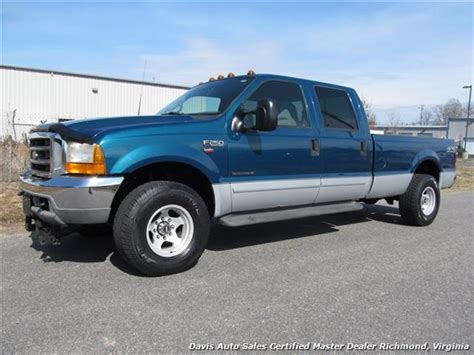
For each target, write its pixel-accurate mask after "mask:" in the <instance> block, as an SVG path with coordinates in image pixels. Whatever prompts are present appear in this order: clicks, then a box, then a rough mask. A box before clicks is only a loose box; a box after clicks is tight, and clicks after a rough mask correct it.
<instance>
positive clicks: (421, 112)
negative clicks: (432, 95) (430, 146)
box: [420, 105, 424, 126]
mask: <svg viewBox="0 0 474 355" xmlns="http://www.w3.org/2000/svg"><path fill="white" fill-rule="evenodd" d="M423 108H424V106H423V105H421V106H420V126H421V125H422V124H423Z"/></svg>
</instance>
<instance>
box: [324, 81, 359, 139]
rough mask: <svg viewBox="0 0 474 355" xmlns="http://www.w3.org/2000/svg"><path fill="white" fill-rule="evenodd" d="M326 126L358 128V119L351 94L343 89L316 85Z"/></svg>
mask: <svg viewBox="0 0 474 355" xmlns="http://www.w3.org/2000/svg"><path fill="white" fill-rule="evenodd" d="M315 90H316V96H317V97H318V101H319V106H320V107H321V114H322V115H323V119H324V127H327V128H335V129H350V130H352V129H354V130H355V129H358V127H357V119H356V117H355V113H354V109H353V107H352V104H351V101H350V100H349V96H348V95H347V93H346V92H345V91H343V90H336V89H329V88H324V87H316V88H315Z"/></svg>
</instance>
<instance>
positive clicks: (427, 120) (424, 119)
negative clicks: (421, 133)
mask: <svg viewBox="0 0 474 355" xmlns="http://www.w3.org/2000/svg"><path fill="white" fill-rule="evenodd" d="M431 123H433V113H432V112H431V111H424V112H423V115H422V116H421V120H420V124H421V125H422V126H426V125H429V124H431Z"/></svg>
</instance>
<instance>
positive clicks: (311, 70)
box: [2, 2, 474, 121]
mask: <svg viewBox="0 0 474 355" xmlns="http://www.w3.org/2000/svg"><path fill="white" fill-rule="evenodd" d="M473 12H474V7H473V4H472V3H454V2H451V3H373V2H372V3H277V4H275V3H273V4H269V3H258V4H254V3H237V4H236V3H226V4H218V3H198V4H196V3H194V4H189V3H174V4H173V3H131V2H128V3H118V2H110V3H108V2H101V3H88V4H80V3H5V2H4V3H3V8H2V30H3V33H2V54H3V63H4V64H8V65H17V66H26V67H34V68H44V69H55V70H64V71H72V72H79V73H90V74H98V75H106V76H118V77H124V78H133V79H141V77H142V72H143V67H144V63H145V61H146V62H147V69H146V80H154V81H158V82H164V83H172V84H186V85H195V84H197V83H198V82H199V81H203V80H207V78H208V77H209V76H211V75H213V76H215V75H217V74H219V73H227V72H229V71H233V72H236V73H244V72H246V71H247V69H249V68H253V69H254V70H255V71H256V72H260V73H277V74H284V75H291V76H299V77H304V78H310V79H314V80H319V81H327V82H332V83H338V84H343V85H348V86H352V87H355V88H356V89H357V90H358V91H359V93H360V94H361V96H363V97H365V98H366V99H367V100H368V101H370V102H371V103H372V104H373V105H374V106H376V108H377V109H378V110H379V111H380V112H381V114H382V112H383V111H384V109H385V111H387V109H388V110H392V109H400V107H411V108H412V109H413V110H412V111H413V112H414V113H415V112H416V110H417V107H418V106H419V105H420V104H424V105H434V104H439V103H444V102H446V101H447V100H448V99H449V98H451V97H457V98H459V99H460V100H461V101H467V95H466V94H467V93H466V90H462V89H461V87H462V86H463V85H466V84H471V82H472V77H473V42H472V41H473ZM404 110H405V111H406V110H407V109H406V108H405V109H404ZM404 114H405V115H411V114H408V113H404ZM402 119H404V120H407V121H409V120H411V118H408V117H403V118H402Z"/></svg>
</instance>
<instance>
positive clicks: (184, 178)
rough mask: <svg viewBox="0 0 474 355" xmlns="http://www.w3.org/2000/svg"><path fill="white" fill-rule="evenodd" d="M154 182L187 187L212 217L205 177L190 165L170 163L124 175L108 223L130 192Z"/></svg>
mask: <svg viewBox="0 0 474 355" xmlns="http://www.w3.org/2000/svg"><path fill="white" fill-rule="evenodd" d="M155 180H164V181H174V182H179V183H181V184H184V185H187V186H189V187H190V188H192V189H193V190H194V191H196V192H197V193H198V194H199V196H201V198H202V199H203V200H204V202H205V204H206V206H207V208H208V210H209V215H210V216H211V217H212V216H213V215H214V206H215V202H214V190H213V189H212V184H211V182H210V181H209V179H208V178H207V176H206V175H204V174H203V173H202V172H201V171H200V170H199V169H197V168H195V167H193V166H191V165H187V164H183V163H171V162H170V163H157V164H151V165H147V166H145V167H143V168H140V169H138V170H136V171H134V172H133V173H130V174H127V175H125V179H124V181H123V182H122V184H121V185H120V188H119V190H118V191H117V193H116V194H115V197H114V201H113V202H112V210H111V212H110V217H109V222H112V221H113V219H114V217H115V213H116V211H117V208H118V206H119V205H120V203H121V202H122V200H123V199H124V198H125V196H127V195H128V193H129V192H130V191H132V190H133V189H135V188H136V187H138V186H140V185H143V184H145V183H147V182H150V181H155Z"/></svg>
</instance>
